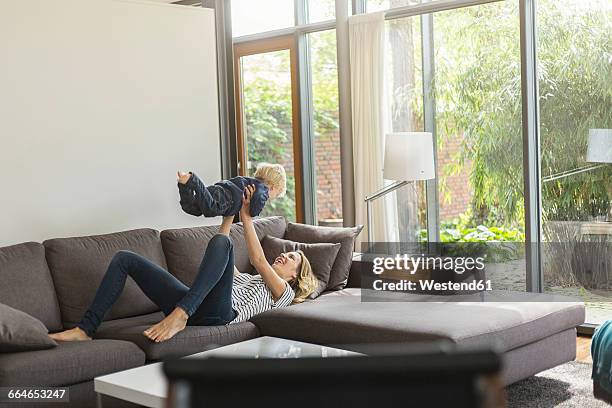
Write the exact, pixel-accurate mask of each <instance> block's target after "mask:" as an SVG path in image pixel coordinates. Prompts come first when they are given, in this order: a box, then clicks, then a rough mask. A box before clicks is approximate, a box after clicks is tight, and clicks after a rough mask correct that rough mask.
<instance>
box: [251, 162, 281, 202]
mask: <svg viewBox="0 0 612 408" xmlns="http://www.w3.org/2000/svg"><path fill="white" fill-rule="evenodd" d="M255 178H258V179H260V180H261V181H263V182H264V183H266V184H267V185H268V186H269V187H272V188H275V189H277V190H278V191H279V194H278V197H279V198H280V197H282V196H284V195H285V193H286V192H287V174H286V173H285V168H284V167H283V166H281V165H280V164H270V163H259V164H258V165H257V170H255Z"/></svg>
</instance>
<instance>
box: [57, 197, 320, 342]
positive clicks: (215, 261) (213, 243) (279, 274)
mask: <svg viewBox="0 0 612 408" xmlns="http://www.w3.org/2000/svg"><path fill="white" fill-rule="evenodd" d="M253 191H254V188H253V187H252V186H248V187H247V188H246V189H245V197H244V198H243V200H242V208H241V209H240V217H241V219H242V221H243V224H244V235H245V238H246V243H247V248H248V253H249V259H250V261H251V264H252V265H253V266H254V267H255V269H256V270H257V272H258V273H259V274H258V275H249V274H246V273H240V272H238V270H237V269H236V268H235V267H234V252H233V246H232V242H231V241H230V239H229V233H230V228H231V225H232V219H233V217H231V216H230V217H225V218H224V219H223V223H222V224H221V226H220V228H219V233H218V234H216V235H215V236H214V237H213V238H212V239H211V240H210V242H209V243H208V246H207V248H206V252H205V254H204V258H203V259H202V262H201V264H200V268H199V270H198V274H197V276H196V278H195V281H194V282H193V285H192V286H191V288H189V287H187V286H185V285H184V284H183V283H181V282H180V281H179V280H178V279H176V278H175V277H174V276H172V275H171V274H170V273H169V272H168V271H166V270H164V269H162V268H160V267H159V266H157V265H155V264H153V263H152V262H150V261H148V260H147V259H145V258H143V257H141V256H140V255H137V254H135V253H133V252H129V251H119V252H118V253H117V254H116V255H115V256H114V257H113V259H112V261H111V262H110V265H109V266H108V269H107V271H106V274H105V275H104V278H103V279H102V283H101V284H100V287H99V288H98V291H97V292H96V296H95V298H94V300H93V302H92V304H91V306H90V307H89V309H88V310H87V312H86V313H85V315H84V316H83V318H82V319H81V321H80V322H79V323H78V324H77V326H76V327H75V328H74V329H70V330H65V331H63V332H60V333H55V334H50V335H49V336H50V337H51V338H53V339H55V340H60V341H79V340H91V338H92V336H93V334H94V332H95V331H96V329H97V328H98V326H99V325H100V323H102V321H103V319H104V315H105V314H106V312H108V310H110V308H111V306H112V305H113V304H114V303H115V302H116V301H117V299H118V298H119V295H121V292H122V290H123V287H124V286H125V281H126V279H127V276H128V275H129V276H131V277H132V278H133V279H134V281H136V283H137V284H138V286H139V287H140V288H141V289H142V291H143V292H144V293H145V295H147V297H148V298H149V299H151V300H152V301H153V302H154V303H155V304H156V305H157V306H159V308H160V309H161V310H162V311H163V312H164V315H165V316H166V317H165V318H164V319H163V320H162V321H160V322H159V323H157V324H155V325H154V326H151V327H150V328H148V329H147V330H145V331H144V332H143V334H144V335H145V336H147V337H148V338H149V339H151V340H152V341H155V342H161V341H165V340H168V339H170V338H172V337H173V336H174V335H176V334H177V333H178V332H180V331H181V330H183V329H184V328H185V326H214V325H224V324H231V323H237V322H242V321H245V320H248V319H250V318H251V317H252V316H254V315H256V314H259V313H262V312H264V311H266V310H269V309H272V308H277V307H284V306H288V305H290V304H291V303H292V302H293V303H299V302H302V301H303V300H304V299H305V298H306V297H308V295H310V294H311V293H312V292H313V291H314V289H315V287H316V279H315V277H314V275H313V273H312V269H311V267H310V263H309V262H308V259H307V258H306V257H305V256H304V253H302V252H301V251H298V252H289V253H283V254H281V255H280V256H278V257H277V258H276V259H275V260H274V262H273V263H272V265H270V264H268V262H267V261H266V258H265V256H264V253H263V250H262V248H261V244H260V243H259V239H258V238H257V234H256V233H255V227H254V226H253V219H252V217H251V215H250V212H249V208H250V200H251V196H252V194H253Z"/></svg>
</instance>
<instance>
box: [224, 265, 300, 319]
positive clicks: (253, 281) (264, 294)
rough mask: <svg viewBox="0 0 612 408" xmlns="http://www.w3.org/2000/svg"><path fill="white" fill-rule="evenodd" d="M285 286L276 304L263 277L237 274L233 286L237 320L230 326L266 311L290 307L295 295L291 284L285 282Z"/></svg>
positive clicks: (233, 300)
mask: <svg viewBox="0 0 612 408" xmlns="http://www.w3.org/2000/svg"><path fill="white" fill-rule="evenodd" d="M285 284H286V286H285V291H284V292H283V294H282V295H281V297H280V298H279V299H278V300H277V301H276V302H275V301H274V298H273V297H272V292H270V289H268V287H267V286H266V283H265V282H264V280H263V278H262V277H261V275H250V274H248V273H237V274H235V275H234V285H233V286H232V308H233V309H234V310H235V311H236V318H235V319H234V320H232V321H231V322H230V324H231V323H238V322H244V321H246V320H249V319H250V318H251V317H253V316H255V315H257V314H259V313H263V312H265V311H266V310H270V309H274V308H277V307H285V306H289V305H290V304H291V302H293V298H294V297H295V293H294V292H293V289H291V286H289V283H287V282H285Z"/></svg>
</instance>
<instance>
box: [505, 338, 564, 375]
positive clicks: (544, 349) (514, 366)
mask: <svg viewBox="0 0 612 408" xmlns="http://www.w3.org/2000/svg"><path fill="white" fill-rule="evenodd" d="M575 358H576V329H568V330H565V331H562V332H560V333H557V334H554V335H552V336H548V337H546V338H544V339H541V340H538V341H535V342H533V343H529V344H527V345H525V346H521V347H517V348H515V349H512V350H509V351H507V352H506V353H504V355H503V367H504V369H503V372H502V378H503V380H504V384H505V385H510V384H512V383H515V382H517V381H519V380H522V379H524V378H527V377H531V376H532V375H534V374H537V373H539V372H541V371H544V370H548V369H549V368H553V367H556V366H558V365H559V364H563V363H567V362H568V361H572V360H574V359H575Z"/></svg>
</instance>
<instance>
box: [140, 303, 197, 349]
mask: <svg viewBox="0 0 612 408" xmlns="http://www.w3.org/2000/svg"><path fill="white" fill-rule="evenodd" d="M188 318H189V316H188V315H187V313H185V311H184V310H183V309H181V308H180V307H175V308H174V310H173V311H172V313H170V314H169V315H168V316H166V317H165V318H164V320H162V321H161V322H159V323H157V324H156V325H153V326H151V327H149V328H148V329H147V330H145V331H144V332H143V334H144V335H145V336H147V337H148V338H149V339H151V340H153V341H154V342H156V343H159V342H161V341H166V340H168V339H170V338H172V337H174V335H175V334H176V333H178V332H180V331H181V330H183V329H184V328H185V326H186V325H187V319H188Z"/></svg>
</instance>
